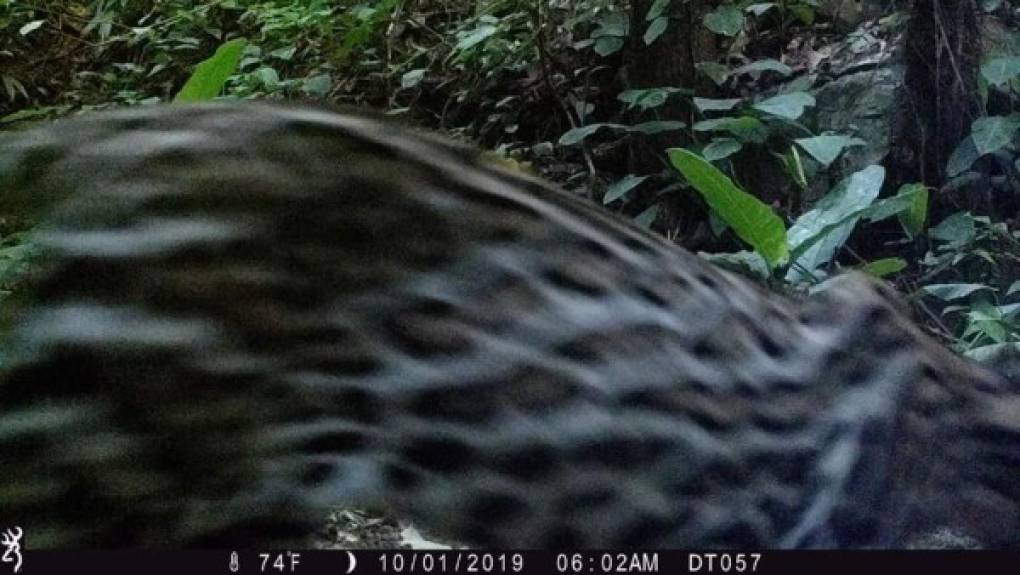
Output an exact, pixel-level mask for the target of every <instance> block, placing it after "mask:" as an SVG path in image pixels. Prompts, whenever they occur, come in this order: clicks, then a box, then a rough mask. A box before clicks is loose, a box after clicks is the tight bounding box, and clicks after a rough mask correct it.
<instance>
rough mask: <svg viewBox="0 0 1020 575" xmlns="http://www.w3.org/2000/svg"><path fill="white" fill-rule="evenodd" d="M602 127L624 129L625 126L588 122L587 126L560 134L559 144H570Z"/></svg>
mask: <svg viewBox="0 0 1020 575" xmlns="http://www.w3.org/2000/svg"><path fill="white" fill-rule="evenodd" d="M602 128H610V129H614V130H625V129H626V128H627V126H624V125H623V124H588V125H587V126H581V127H580V128H574V129H572V130H567V131H566V132H565V133H564V134H563V135H562V136H560V140H559V143H560V145H561V146H572V145H574V144H576V143H578V142H580V141H581V140H584V139H585V138H587V137H588V136H591V135H592V134H594V133H595V132H598V131H599V130H600V129H602Z"/></svg>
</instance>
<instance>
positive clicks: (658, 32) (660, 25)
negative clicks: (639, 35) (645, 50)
mask: <svg viewBox="0 0 1020 575" xmlns="http://www.w3.org/2000/svg"><path fill="white" fill-rule="evenodd" d="M668 25H669V18H666V17H665V16H660V17H659V18H656V19H655V20H652V23H651V24H649V25H648V29H647V30H645V37H644V41H645V46H648V45H650V44H651V43H652V42H655V41H656V40H658V39H659V36H662V33H663V32H665V31H666V27H667V26H668Z"/></svg>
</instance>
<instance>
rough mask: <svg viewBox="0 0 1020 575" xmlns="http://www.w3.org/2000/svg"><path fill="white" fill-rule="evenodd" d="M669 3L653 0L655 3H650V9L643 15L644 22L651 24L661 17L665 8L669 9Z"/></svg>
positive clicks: (662, 0)
mask: <svg viewBox="0 0 1020 575" xmlns="http://www.w3.org/2000/svg"><path fill="white" fill-rule="evenodd" d="M669 2H670V0H655V2H652V7H651V8H649V9H648V14H646V15H645V21H647V22H651V21H652V20H655V19H656V18H658V17H660V16H662V15H663V13H664V12H665V11H666V8H669Z"/></svg>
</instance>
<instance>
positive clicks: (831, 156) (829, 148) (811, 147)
mask: <svg viewBox="0 0 1020 575" xmlns="http://www.w3.org/2000/svg"><path fill="white" fill-rule="evenodd" d="M794 142H796V143H797V145H798V146H800V147H801V148H802V149H803V150H804V151H805V152H807V153H808V154H810V156H811V157H812V158H814V159H815V160H817V161H818V163H820V164H821V165H823V166H826V167H828V166H829V165H830V164H832V162H834V161H835V160H836V158H838V157H839V155H840V154H841V153H842V152H843V150H844V149H845V148H848V147H850V146H864V145H866V142H865V141H864V140H862V139H860V138H852V137H850V136H842V135H838V134H837V135H824V136H815V137H813V138H798V139H796V140H794Z"/></svg>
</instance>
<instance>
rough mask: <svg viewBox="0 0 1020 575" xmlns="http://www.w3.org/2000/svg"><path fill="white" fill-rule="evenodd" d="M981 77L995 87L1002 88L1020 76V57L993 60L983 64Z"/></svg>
mask: <svg viewBox="0 0 1020 575" xmlns="http://www.w3.org/2000/svg"><path fill="white" fill-rule="evenodd" d="M981 75H982V76H983V77H984V79H985V80H986V81H987V82H988V83H989V84H991V85H993V86H1002V85H1003V84H1005V83H1007V82H1009V81H1010V80H1012V79H1013V78H1016V77H1017V76H1018V75H1020V57H1017V56H1006V57H1003V58H992V59H991V60H988V61H987V62H985V63H984V64H981Z"/></svg>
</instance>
